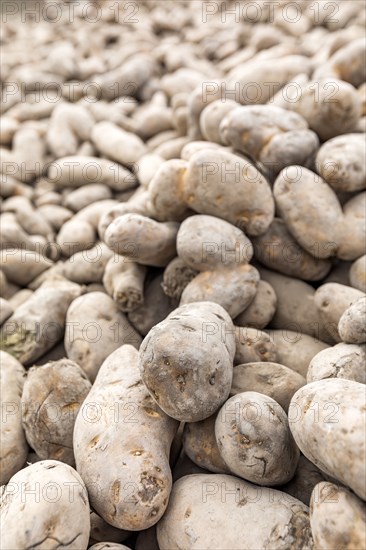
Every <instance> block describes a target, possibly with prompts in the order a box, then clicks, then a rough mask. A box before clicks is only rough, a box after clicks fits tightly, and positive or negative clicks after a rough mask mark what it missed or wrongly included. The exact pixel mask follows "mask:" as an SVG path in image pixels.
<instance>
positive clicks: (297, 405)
mask: <svg viewBox="0 0 366 550" xmlns="http://www.w3.org/2000/svg"><path fill="white" fill-rule="evenodd" d="M365 413H366V406H365V386H364V384H360V383H358V382H352V381H350V380H342V379H340V378H338V379H331V378H329V379H326V380H319V381H316V382H312V383H311V384H307V385H306V386H304V387H302V388H300V389H299V390H298V391H297V392H296V393H295V395H294V396H293V398H292V401H291V404H290V408H289V423H290V428H291V431H292V434H293V436H294V438H295V441H296V444H297V445H298V447H299V448H300V450H301V452H302V453H303V454H304V455H305V456H306V458H308V459H309V460H311V462H313V463H314V464H315V465H316V466H317V467H318V468H320V470H322V472H324V473H325V474H327V475H329V476H331V477H332V478H334V479H337V480H338V481H340V482H341V483H343V484H345V485H347V486H348V487H350V488H351V489H352V490H353V491H354V492H355V493H356V494H357V495H358V496H359V497H360V498H362V499H365V498H366V491H365V490H366V479H365V477H366V443H365V438H364V430H365V422H366V419H365ZM345 449H347V451H346V453H345V452H344V450H345Z"/></svg>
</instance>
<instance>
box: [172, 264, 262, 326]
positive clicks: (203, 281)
mask: <svg viewBox="0 0 366 550" xmlns="http://www.w3.org/2000/svg"><path fill="white" fill-rule="evenodd" d="M258 283H259V273H258V271H257V270H256V269H255V267H253V266H251V265H249V264H243V265H238V266H236V267H223V268H221V269H217V270H215V271H202V272H201V273H199V275H197V276H196V277H195V278H194V279H192V281H191V282H190V283H188V285H187V286H186V287H185V289H184V290H183V292H182V296H181V300H180V304H181V305H184V304H189V303H192V302H204V301H207V302H215V303H217V304H219V305H220V306H222V307H223V308H224V309H226V311H227V312H228V314H229V315H230V316H231V317H232V318H233V319H235V317H237V316H238V315H239V314H240V313H242V311H244V310H245V308H246V307H247V306H248V305H249V304H250V303H251V301H252V300H253V298H254V296H255V293H256V291H257V288H258Z"/></svg>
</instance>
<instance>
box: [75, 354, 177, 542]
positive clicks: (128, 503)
mask: <svg viewBox="0 0 366 550" xmlns="http://www.w3.org/2000/svg"><path fill="white" fill-rule="evenodd" d="M137 362H138V354H137V351H136V350H135V349H134V348H133V347H132V346H129V345H124V346H122V347H120V348H118V349H117V350H115V351H114V352H113V353H112V354H111V355H110V356H109V357H108V358H107V359H106V361H105V362H104V363H103V365H102V366H101V368H100V371H99V373H98V376H97V379H96V381H95V383H94V385H93V388H92V390H91V392H90V393H89V395H88V397H87V398H86V400H85V401H84V403H83V406H82V408H81V409H80V411H79V414H78V416H77V418H76V422H75V428H74V452H75V459H76V466H77V470H78V472H79V473H80V475H81V476H82V478H83V480H84V482H85V484H86V487H87V489H88V493H89V497H90V503H91V506H92V507H93V509H94V510H95V511H96V512H97V513H98V514H99V515H100V516H101V517H102V518H103V519H104V520H105V521H107V522H108V523H110V524H111V525H113V526H114V527H117V528H118V529H127V530H130V531H140V530H141V529H147V528H149V527H150V526H151V525H153V524H154V523H156V522H157V521H158V520H159V519H160V517H161V516H162V515H163V513H164V511H165V509H166V507H167V504H168V499H169V494H170V490H171V484H172V477H171V472H170V468H169V449H170V445H171V443H172V440H173V437H174V434H175V432H176V430H177V428H178V424H177V422H176V421H174V420H173V419H172V418H169V417H168V416H167V415H166V414H165V413H164V412H163V411H161V410H160V409H159V407H158V406H157V405H156V404H155V402H154V401H153V399H152V398H151V397H150V395H149V393H148V391H147V389H146V388H145V386H144V385H143V384H142V381H141V378H140V375H139V371H138V367H137ZM88 411H89V412H88ZM93 411H94V412H93ZM90 415H92V416H93V421H92V422H91V421H90ZM129 423H132V424H133V432H132V428H131V430H129V429H128V424H129ZM107 448H108V453H107V454H106V453H105V452H104V451H105V450H106V449H107ZM116 456H118V457H119V460H117V461H116V460H115V459H114V458H115V457H116ZM106 466H107V467H106Z"/></svg>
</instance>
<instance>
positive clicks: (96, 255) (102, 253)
mask: <svg viewBox="0 0 366 550" xmlns="http://www.w3.org/2000/svg"><path fill="white" fill-rule="evenodd" d="M111 258H113V252H112V251H111V250H110V249H109V248H108V247H107V245H106V244H104V243H97V244H96V245H94V246H93V247H91V248H89V250H81V251H80V252H76V253H75V254H73V255H72V256H70V258H68V259H67V260H65V262H63V263H62V264H61V265H60V272H61V273H62V275H63V276H64V277H66V278H67V279H69V280H70V281H74V282H75V283H79V284H91V283H101V282H102V280H103V275H104V272H105V268H106V265H107V263H108V262H109V260H110V259H111Z"/></svg>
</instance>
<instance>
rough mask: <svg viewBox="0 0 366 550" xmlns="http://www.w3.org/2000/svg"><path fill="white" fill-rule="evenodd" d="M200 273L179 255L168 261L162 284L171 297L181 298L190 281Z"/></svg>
mask: <svg viewBox="0 0 366 550" xmlns="http://www.w3.org/2000/svg"><path fill="white" fill-rule="evenodd" d="M196 275H198V271H196V270H194V269H192V268H191V267H188V265H186V264H185V262H184V261H183V260H182V259H181V258H179V257H178V256H177V257H176V258H174V259H173V260H172V261H171V262H169V263H168V265H167V266H166V268H165V270H164V274H163V282H162V283H161V286H162V288H163V290H164V293H165V294H166V295H167V296H169V297H170V298H174V299H175V300H180V298H181V296H182V292H183V290H184V289H185V287H186V286H187V284H188V283H190V282H191V281H192V279H194V278H195V276H196Z"/></svg>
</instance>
